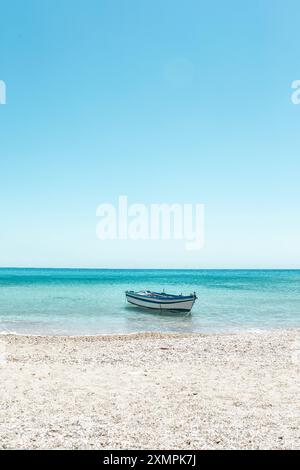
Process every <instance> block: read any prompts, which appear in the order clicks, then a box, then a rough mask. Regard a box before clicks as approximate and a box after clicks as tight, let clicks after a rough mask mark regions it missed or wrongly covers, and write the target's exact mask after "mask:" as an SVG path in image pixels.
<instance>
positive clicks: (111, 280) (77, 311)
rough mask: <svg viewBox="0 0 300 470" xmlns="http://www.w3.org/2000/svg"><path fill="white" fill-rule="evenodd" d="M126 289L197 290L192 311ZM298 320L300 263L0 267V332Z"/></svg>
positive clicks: (234, 326)
mask: <svg viewBox="0 0 300 470" xmlns="http://www.w3.org/2000/svg"><path fill="white" fill-rule="evenodd" d="M127 289H133V290H140V289H150V290H156V291H157V290H162V289H165V291H166V292H171V293H179V294H180V293H181V292H182V293H187V294H189V293H190V292H193V291H196V292H197V295H198V300H197V301H196V303H195V305H194V307H193V310H192V314H191V315H189V314H188V315H187V314H175V315H174V314H160V313H154V312H149V311H148V310H143V309H139V308H137V307H132V306H129V305H128V304H126V301H125V295H124V291H125V290H127ZM280 327H284V328H289V327H300V270H291V271H287V270H249V271H248V270H88V269H12V268H11V269H4V268H3V269H0V331H1V332H15V333H30V334H58V335H60V334H73V335H77V334H88V335H89V334H100V333H129V332H136V331H165V332H166V331H170V332H216V331H240V330H253V329H261V328H280Z"/></svg>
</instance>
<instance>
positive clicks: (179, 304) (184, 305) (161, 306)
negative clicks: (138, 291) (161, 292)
mask: <svg viewBox="0 0 300 470" xmlns="http://www.w3.org/2000/svg"><path fill="white" fill-rule="evenodd" d="M126 299H127V302H129V303H130V304H132V305H136V306H138V307H143V308H149V309H152V310H179V311H180V310H181V311H185V312H189V311H190V310H191V309H192V307H193V305H194V303H195V299H194V298H191V299H188V300H180V301H177V300H176V301H175V302H172V301H167V300H166V301H153V300H149V299H142V298H137V297H136V296H132V295H129V294H126Z"/></svg>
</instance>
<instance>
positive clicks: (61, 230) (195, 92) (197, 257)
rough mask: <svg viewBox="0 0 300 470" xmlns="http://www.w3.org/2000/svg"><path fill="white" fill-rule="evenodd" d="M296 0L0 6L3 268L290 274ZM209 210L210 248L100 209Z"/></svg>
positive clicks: (299, 264) (299, 116)
mask: <svg viewBox="0 0 300 470" xmlns="http://www.w3.org/2000/svg"><path fill="white" fill-rule="evenodd" d="M299 16H300V4H299V2H298V1H296V0H286V1H282V0H281V1H279V0H252V1H251V2H250V1H249V2H240V1H239V0H228V1H227V2H224V1H223V0H222V1H221V0H218V1H215V2H209V1H201V0H186V1H184V2H183V1H179V0H151V1H150V0H127V1H125V0H114V1H112V0H85V1H82V0H77V1H76V2H74V1H71V0H60V1H58V0H43V1H42V2H41V1H39V0H27V1H26V2H23V1H21V0H18V1H17V0H12V1H10V2H4V1H3V0H0V80H3V81H4V82H5V84H6V104H5V105H0V220H1V222H0V228H1V232H0V266H2V267H6V266H23V267H91V268H92V267H94V268H127V267H129V268H271V269H272V268H300V243H299V240H300V212H299V202H300V185H299V174H300V159H299V156H300V155H299V153H300V149H299V135H300V133H299V130H300V128H299V127H300V105H298V106H297V105H295V104H293V103H292V100H291V95H292V89H291V84H292V82H293V81H294V80H299V79H300V49H299V43H300V29H299ZM121 195H125V196H127V198H128V202H129V203H130V204H131V203H132V204H133V203H141V204H145V205H146V206H147V207H148V206H149V205H150V204H161V203H165V204H172V203H179V204H184V203H189V204H198V203H201V204H204V207H205V219H204V233H205V243H204V246H203V248H202V249H201V250H197V251H196V250H194V251H187V250H186V249H185V243H184V242H183V241H182V240H135V241H133V240H118V239H116V240H100V239H99V238H97V234H96V229H97V223H98V219H97V217H96V209H97V207H98V206H99V204H102V203H110V204H114V205H117V203H118V198H119V196H121Z"/></svg>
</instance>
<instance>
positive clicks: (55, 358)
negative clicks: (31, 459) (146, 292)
mask: <svg viewBox="0 0 300 470" xmlns="http://www.w3.org/2000/svg"><path fill="white" fill-rule="evenodd" d="M0 381H1V382H0V387H1V388H0V391H1V395H0V400H1V408H0V413H1V415H0V448H2V449H9V448H16V449H24V448H29V449H45V448H51V449H52V448H55V449H77V448H78V449H102V448H110V449H118V448H127V449H139V448H145V449H150V448H152V449H171V448H172V449H223V448H226V449H300V330H286V331H283V330H277V331H264V332H255V333H238V334H207V335H201V334H195V335H167V334H136V335H127V336H102V337H100V336H94V337H58V336H57V337H55V336H53V337H50V336H49V337H41V336H16V335H2V336H0Z"/></svg>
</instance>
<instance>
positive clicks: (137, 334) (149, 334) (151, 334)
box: [0, 326, 300, 340]
mask: <svg viewBox="0 0 300 470" xmlns="http://www.w3.org/2000/svg"><path fill="white" fill-rule="evenodd" d="M272 332H299V334H300V326H290V327H278V326H277V327H265V328H262V327H260V328H259V327H253V328H251V329H241V330H238V331H237V330H235V331H230V330H227V331H222V330H220V331H203V332H201V331H199V332H198V331H191V332H181V331H178V332H176V331H174V332H172V331H165V332H159V331H133V332H129V333H128V332H125V333H95V334H88V335H87V334H78V335H77V334H76V335H74V334H35V333H16V332H4V331H1V332H0V339H1V338H2V337H3V338H4V337H14V336H16V337H27V338H48V339H51V338H64V339H66V338H72V339H76V338H78V339H88V338H97V339H99V340H101V339H103V340H104V339H107V338H111V339H114V338H115V339H127V337H128V339H130V338H145V339H146V338H156V337H157V338H161V337H166V338H167V337H169V338H172V337H189V336H216V335H217V336H219V335H220V336H232V335H248V334H249V335H251V334H264V333H272Z"/></svg>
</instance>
